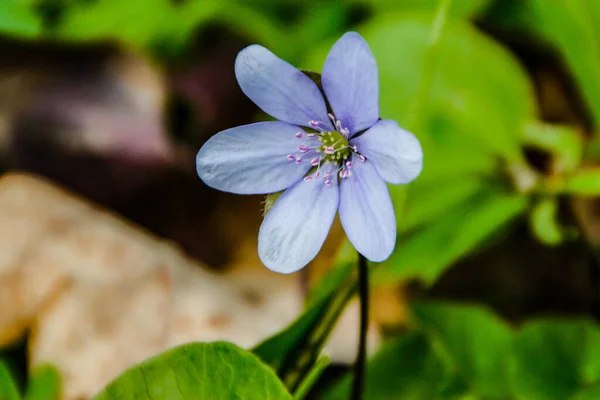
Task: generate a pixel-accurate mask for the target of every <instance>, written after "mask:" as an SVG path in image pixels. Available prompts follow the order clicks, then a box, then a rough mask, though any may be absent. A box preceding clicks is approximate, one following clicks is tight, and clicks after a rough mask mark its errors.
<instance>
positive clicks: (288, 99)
mask: <svg viewBox="0 0 600 400" xmlns="http://www.w3.org/2000/svg"><path fill="white" fill-rule="evenodd" d="M235 76H236V77H237V80H238V83H239V85H240V87H241V88H242V91H243V92H244V93H245V94H246V96H248V97H249V98H250V100H252V101H253V102H254V103H255V104H256V105H257V106H259V107H260V108H261V109H262V110H263V111H264V112H266V113H267V114H269V115H271V116H273V117H275V118H277V119H279V120H281V121H284V122H288V123H290V124H294V125H300V126H310V125H309V121H311V120H316V121H320V122H322V123H324V124H325V125H326V126H327V127H328V128H331V127H332V125H331V123H330V122H329V118H328V117H327V107H326V106H325V100H324V99H323V96H322V95H321V92H320V91H319V88H318V87H317V85H316V84H315V83H314V82H313V81H312V80H311V79H310V78H309V77H308V76H306V75H305V74H304V73H302V72H300V71H299V70H298V69H296V68H295V67H294V66H292V65H291V64H289V63H287V62H286V61H283V60H282V59H280V58H279V57H277V56H276V55H275V54H273V53H272V52H271V51H269V50H267V49H266V48H264V47H262V46H259V45H256V44H254V45H251V46H248V47H246V48H245V49H244V50H242V51H240V53H239V54H238V56H237V58H236V60H235Z"/></svg>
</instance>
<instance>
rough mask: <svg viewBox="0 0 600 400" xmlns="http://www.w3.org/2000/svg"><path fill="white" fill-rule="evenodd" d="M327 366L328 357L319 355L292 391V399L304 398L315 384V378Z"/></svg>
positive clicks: (318, 376)
mask: <svg viewBox="0 0 600 400" xmlns="http://www.w3.org/2000/svg"><path fill="white" fill-rule="evenodd" d="M327 366H329V357H327V356H321V357H319V359H318V360H317V362H316V363H315V365H314V366H313V367H312V368H311V370H310V371H309V372H308V374H306V377H305V378H304V379H303V380H302V382H300V385H299V386H298V389H296V392H294V400H304V399H306V397H307V396H308V394H309V393H310V390H311V389H312V387H313V386H314V385H315V383H316V382H317V380H318V379H319V378H320V377H321V375H322V374H323V372H324V371H325V368H327Z"/></svg>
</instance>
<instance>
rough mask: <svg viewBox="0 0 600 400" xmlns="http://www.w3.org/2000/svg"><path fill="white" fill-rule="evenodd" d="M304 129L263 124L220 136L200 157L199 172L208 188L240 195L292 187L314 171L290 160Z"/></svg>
mask: <svg viewBox="0 0 600 400" xmlns="http://www.w3.org/2000/svg"><path fill="white" fill-rule="evenodd" d="M299 131H301V129H300V128H298V127H296V126H293V125H289V124H286V123H285V122H259V123H256V124H250V125H243V126H238V127H236V128H231V129H227V130H224V131H222V132H219V133H217V134H216V135H214V136H213V137H211V138H210V139H209V140H208V141H207V142H206V143H205V144H204V146H202V148H201V149H200V151H199V152H198V155H197V156H196V171H197V172H198V175H199V176H200V178H201V179H202V180H203V181H204V183H206V184H207V185H208V186H211V187H213V188H215V189H219V190H222V191H224V192H232V193H238V194H258V193H275V192H278V191H280V190H283V189H286V188H288V187H290V186H291V185H292V184H293V183H295V182H296V181H298V180H299V179H301V178H302V177H303V176H304V175H305V174H306V173H307V172H308V170H309V169H310V168H311V166H310V163H309V162H308V161H306V160H304V161H303V162H301V163H297V162H295V161H290V160H288V158H287V156H288V155H289V154H297V155H300V154H299V153H298V145H300V144H301V143H302V142H303V141H302V139H298V138H296V137H295V136H294V134H295V133H296V132H299Z"/></svg>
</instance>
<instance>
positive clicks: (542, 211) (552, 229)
mask: <svg viewBox="0 0 600 400" xmlns="http://www.w3.org/2000/svg"><path fill="white" fill-rule="evenodd" d="M557 218H558V201H557V200H556V199H555V198H547V199H542V200H540V202H538V203H537V204H536V205H535V206H534V207H533V210H532V211H531V214H530V215H529V225H530V226H531V231H532V232H533V234H534V236H535V237H536V238H537V239H538V240H539V241H540V242H541V243H544V244H545V245H547V246H556V245H558V244H560V243H561V242H562V241H563V233H562V230H561V227H560V225H559V223H558V220H557Z"/></svg>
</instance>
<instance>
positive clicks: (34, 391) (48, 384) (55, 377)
mask: <svg viewBox="0 0 600 400" xmlns="http://www.w3.org/2000/svg"><path fill="white" fill-rule="evenodd" d="M59 399H60V374H59V372H58V370H57V369H56V368H54V367H53V366H52V365H47V364H43V365H39V366H37V367H35V368H34V369H33V371H32V372H31V376H30V377H29V384H28V385H27V390H26V392H25V400H59Z"/></svg>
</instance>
